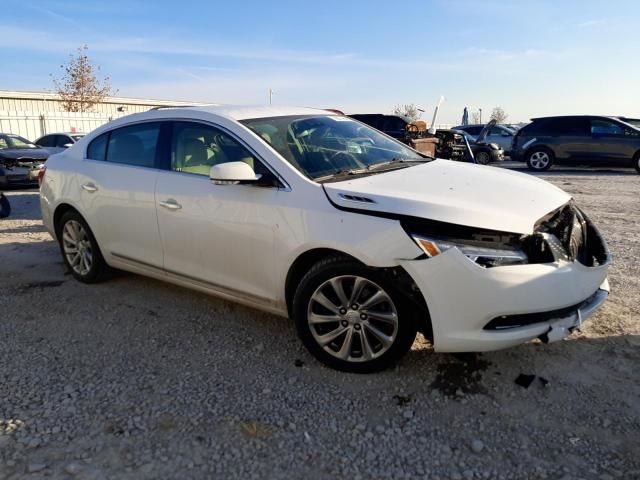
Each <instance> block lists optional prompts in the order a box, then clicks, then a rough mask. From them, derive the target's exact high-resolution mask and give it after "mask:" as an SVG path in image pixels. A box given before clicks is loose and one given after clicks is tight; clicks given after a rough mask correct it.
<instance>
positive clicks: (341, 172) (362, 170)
mask: <svg viewBox="0 0 640 480" xmlns="http://www.w3.org/2000/svg"><path fill="white" fill-rule="evenodd" d="M363 173H369V168H351V169H346V168H341V169H340V170H336V171H335V172H333V173H329V174H328V175H322V176H320V177H313V179H314V180H315V181H316V182H322V181H324V180H330V179H332V178H335V177H343V176H344V177H346V176H350V175H362V174H363Z"/></svg>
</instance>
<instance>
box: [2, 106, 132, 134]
mask: <svg viewBox="0 0 640 480" xmlns="http://www.w3.org/2000/svg"><path fill="white" fill-rule="evenodd" d="M123 115H126V113H123V114H122V115H112V116H108V115H105V114H103V113H102V114H101V113H78V112H41V113H40V112H20V111H0V132H2V133H14V134H16V135H20V136H22V137H25V138H28V139H29V140H32V141H33V140H35V139H37V138H39V137H41V136H42V135H45V134H47V133H54V132H84V133H89V132H90V131H91V130H93V129H95V128H98V127H99V126H100V125H103V124H105V123H107V122H109V121H111V120H113V119H114V118H117V117H120V116H123Z"/></svg>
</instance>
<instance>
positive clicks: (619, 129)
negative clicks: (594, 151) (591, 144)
mask: <svg viewBox="0 0 640 480" xmlns="http://www.w3.org/2000/svg"><path fill="white" fill-rule="evenodd" d="M591 133H592V134H594V135H607V136H616V137H617V136H622V135H624V134H625V129H624V127H623V126H622V125H619V124H617V123H615V122H610V121H609V120H600V119H595V118H594V119H592V120H591Z"/></svg>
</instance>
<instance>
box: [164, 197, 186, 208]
mask: <svg viewBox="0 0 640 480" xmlns="http://www.w3.org/2000/svg"><path fill="white" fill-rule="evenodd" d="M160 206H161V207H164V208H166V209H168V210H180V209H181V208H182V205H180V204H179V203H178V202H176V201H175V200H174V199H173V198H170V199H169V200H165V201H163V202H160Z"/></svg>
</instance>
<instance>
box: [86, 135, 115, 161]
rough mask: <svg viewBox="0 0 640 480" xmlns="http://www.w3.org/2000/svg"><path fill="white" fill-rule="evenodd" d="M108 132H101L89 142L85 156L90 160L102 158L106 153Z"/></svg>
mask: <svg viewBox="0 0 640 480" xmlns="http://www.w3.org/2000/svg"><path fill="white" fill-rule="evenodd" d="M109 134H110V132H107V133H103V134H102V135H100V136H99V137H98V138H95V139H93V140H92V141H91V143H90V144H89V148H87V158H90V159H91V160H103V161H104V159H105V157H106V154H107V143H108V142H109Z"/></svg>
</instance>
